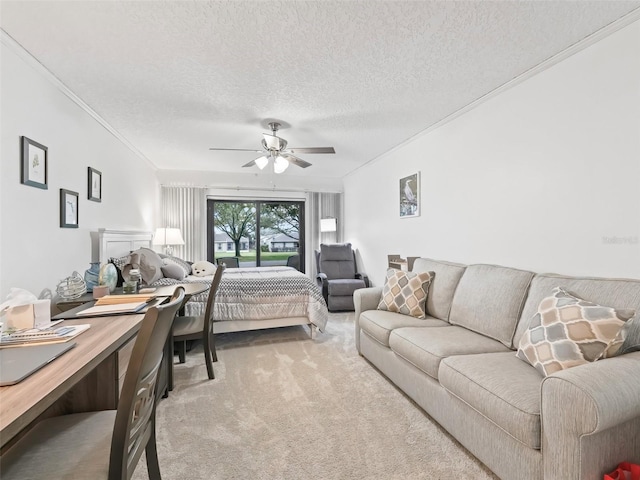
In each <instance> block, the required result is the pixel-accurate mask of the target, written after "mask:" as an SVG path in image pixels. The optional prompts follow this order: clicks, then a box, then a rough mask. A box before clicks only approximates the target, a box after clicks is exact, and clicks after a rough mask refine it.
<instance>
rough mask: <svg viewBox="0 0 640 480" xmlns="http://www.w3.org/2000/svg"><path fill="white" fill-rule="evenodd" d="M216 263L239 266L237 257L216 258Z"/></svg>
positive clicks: (228, 266) (229, 266) (231, 266)
mask: <svg viewBox="0 0 640 480" xmlns="http://www.w3.org/2000/svg"><path fill="white" fill-rule="evenodd" d="M216 264H218V265H223V266H225V267H227V268H239V267H240V260H239V259H238V257H222V258H218V259H216Z"/></svg>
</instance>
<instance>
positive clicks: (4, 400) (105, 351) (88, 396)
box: [0, 314, 144, 449]
mask: <svg viewBox="0 0 640 480" xmlns="http://www.w3.org/2000/svg"><path fill="white" fill-rule="evenodd" d="M143 318H144V315H143V314H136V315H119V316H113V317H108V318H107V317H101V318H82V319H78V320H65V321H64V322H63V323H62V325H76V324H87V323H88V324H91V328H89V330H87V331H86V332H83V333H82V334H80V335H78V336H77V337H76V338H74V339H73V340H71V341H75V342H76V346H75V347H74V348H72V349H71V350H69V351H68V352H66V353H65V354H63V355H62V356H61V357H59V358H57V359H56V360H54V361H53V362H51V363H50V364H48V365H46V366H44V367H43V368H42V369H40V370H39V371H37V372H35V373H34V374H32V375H30V376H29V377H27V378H26V379H24V380H23V381H21V382H20V383H18V384H16V385H12V386H8V387H0V448H2V449H4V448H5V447H7V446H9V445H10V443H11V442H12V440H13V439H14V438H16V437H17V436H18V435H19V433H20V431H22V430H23V429H24V428H25V427H27V426H29V425H30V424H31V423H32V422H33V421H35V420H36V419H40V418H46V417H50V416H54V415H62V414H66V413H76V412H87V411H93V410H110V409H115V408H117V406H118V398H119V396H120V384H119V377H120V370H121V368H120V365H119V353H120V352H119V351H120V349H121V348H122V347H123V346H124V345H125V344H126V343H127V342H129V341H130V340H131V339H132V338H133V337H134V336H135V335H136V334H137V332H138V330H139V329H140V325H141V323H142V319H143ZM24 348H28V347H24Z"/></svg>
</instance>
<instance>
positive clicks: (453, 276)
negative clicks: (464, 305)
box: [411, 258, 467, 321]
mask: <svg viewBox="0 0 640 480" xmlns="http://www.w3.org/2000/svg"><path fill="white" fill-rule="evenodd" d="M465 268H467V267H466V265H461V264H459V263H451V262H443V261H440V260H432V259H430V258H417V259H416V260H415V262H414V263H413V269H412V270H411V271H412V272H416V273H421V272H434V274H435V275H434V277H433V279H432V280H431V284H430V285H429V294H428V295H427V315H430V316H432V317H435V318H439V319H440V320H445V321H448V320H449V312H450V311H451V302H452V301H453V294H454V293H455V291H456V287H457V286H458V282H459V281H460V278H461V277H462V274H463V273H464V270H465Z"/></svg>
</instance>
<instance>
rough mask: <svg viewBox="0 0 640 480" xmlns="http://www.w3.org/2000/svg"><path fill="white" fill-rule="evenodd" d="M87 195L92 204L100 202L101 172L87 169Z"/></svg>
mask: <svg viewBox="0 0 640 480" xmlns="http://www.w3.org/2000/svg"><path fill="white" fill-rule="evenodd" d="M88 178H89V184H88V189H87V195H88V198H89V200H91V201H92V202H101V201H102V172H99V171H98V170H96V169H95V168H91V167H89V175H88Z"/></svg>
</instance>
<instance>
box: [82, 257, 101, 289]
mask: <svg viewBox="0 0 640 480" xmlns="http://www.w3.org/2000/svg"><path fill="white" fill-rule="evenodd" d="M99 277H100V262H91V267H89V269H87V270H85V272H84V282H85V283H86V284H87V292H92V291H93V287H97V286H98V282H99Z"/></svg>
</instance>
